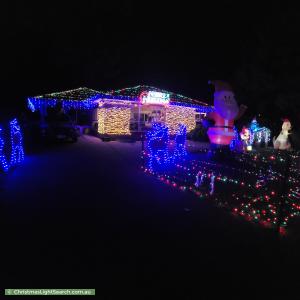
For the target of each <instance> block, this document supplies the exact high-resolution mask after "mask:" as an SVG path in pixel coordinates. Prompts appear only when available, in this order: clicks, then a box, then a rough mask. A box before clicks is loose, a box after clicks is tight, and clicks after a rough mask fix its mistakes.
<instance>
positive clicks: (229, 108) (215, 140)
mask: <svg viewBox="0 0 300 300" xmlns="http://www.w3.org/2000/svg"><path fill="white" fill-rule="evenodd" d="M208 83H209V84H213V85H214V87H215V92H214V107H215V111H214V112H212V113H210V114H209V115H208V118H209V119H212V120H214V121H215V125H214V126H212V127H210V128H209V129H208V132H207V134H208V137H209V140H210V142H211V144H214V145H217V146H228V145H229V144H230V142H231V141H232V139H233V138H234V129H233V127H234V120H237V119H238V118H240V117H241V116H242V115H243V114H244V112H245V110H246V109H247V107H246V106H244V105H241V106H240V108H239V107H238V105H237V102H236V100H235V97H234V93H233V90H232V88H231V86H230V85H229V84H228V83H226V82H223V81H220V80H215V81H209V82H208Z"/></svg>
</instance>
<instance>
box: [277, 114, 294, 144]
mask: <svg viewBox="0 0 300 300" xmlns="http://www.w3.org/2000/svg"><path fill="white" fill-rule="evenodd" d="M291 129H292V125H291V122H290V121H289V120H288V119H284V120H283V124H282V130H281V132H280V134H279V136H278V137H277V138H275V137H274V138H273V145H274V149H279V150H289V149H291V144H290V142H289V135H290V134H291V132H290V130H291Z"/></svg>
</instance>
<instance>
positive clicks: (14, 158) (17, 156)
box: [0, 119, 24, 172]
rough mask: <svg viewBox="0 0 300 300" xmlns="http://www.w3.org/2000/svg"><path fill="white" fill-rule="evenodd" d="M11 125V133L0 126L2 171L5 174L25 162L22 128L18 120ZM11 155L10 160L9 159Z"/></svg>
mask: <svg viewBox="0 0 300 300" xmlns="http://www.w3.org/2000/svg"><path fill="white" fill-rule="evenodd" d="M9 125H10V126H9V129H10V131H8V130H5V129H4V128H3V127H1V126H0V171H4V172H7V171H8V170H9V169H10V167H12V166H14V165H17V164H19V163H21V162H22V161H23V160H24V148H23V136H22V132H21V127H20V125H19V123H18V121H17V119H14V120H12V121H11V122H10V123H9ZM9 133H10V138H9ZM9 155H10V158H7V156H9Z"/></svg>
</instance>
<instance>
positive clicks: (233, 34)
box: [0, 0, 278, 107]
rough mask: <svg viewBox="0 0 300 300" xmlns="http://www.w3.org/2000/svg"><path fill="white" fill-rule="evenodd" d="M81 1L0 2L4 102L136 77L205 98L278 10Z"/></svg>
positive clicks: (126, 82)
mask: <svg viewBox="0 0 300 300" xmlns="http://www.w3.org/2000/svg"><path fill="white" fill-rule="evenodd" d="M66 2H67V1H66ZM80 2H81V3H80V4H79V3H77V2H76V1H72V2H71V1H70V2H69V1H68V5H67V4H65V1H59V2H55V1H48V2H47V1H39V2H35V3H33V2H30V1H7V2H6V4H2V8H1V18H0V19H1V30H2V34H1V36H2V38H1V39H2V42H3V43H1V44H2V50H3V52H4V55H3V56H2V75H4V79H3V80H2V90H3V97H2V101H3V102H5V106H11V107H13V106H16V103H21V102H22V103H23V102H24V101H25V98H26V97H27V96H31V95H37V94H41V93H47V92H52V91H60V90H66V89H70V88H77V87H80V86H87V87H91V88H95V89H99V90H108V89H112V88H122V87H128V86H133V85H137V84H148V85H154V86H156V87H160V88H165V89H167V90H171V91H174V92H179V93H183V94H185V95H187V96H192V97H197V98H204V99H205V98H207V97H208V96H209V87H208V85H207V80H208V79H230V77H231V76H232V72H233V70H234V69H235V68H236V66H237V65H238V64H239V61H240V59H241V57H242V56H243V49H244V47H245V43H247V42H248V43H249V41H251V39H252V38H253V34H254V33H255V32H256V31H257V30H259V27H260V26H261V24H262V23H264V22H265V19H266V17H268V15H270V14H272V13H273V12H274V11H276V9H278V6H274V5H273V6H272V7H262V6H261V5H260V7H259V9H258V7H255V6H254V5H253V4H252V3H253V2H249V4H247V3H246V2H245V1H239V2H237V1H223V4H218V3H217V2H215V1H206V2H210V3H211V4H208V3H206V2H203V4H201V3H202V2H201V3H200V4H199V3H198V4H197V5H196V4H191V3H190V2H188V1H180V2H179V3H174V2H175V1H173V2H169V3H168V4H162V2H163V1H160V2H159V1H157V2H155V1H136V2H135V1H128V0H127V1H116V0H110V1H87V0H86V1H80ZM193 2H194V1H193ZM195 2H196V1H195ZM197 2H198V1H197ZM47 3H48V4H47ZM141 3H143V4H141ZM204 3H205V4H204Z"/></svg>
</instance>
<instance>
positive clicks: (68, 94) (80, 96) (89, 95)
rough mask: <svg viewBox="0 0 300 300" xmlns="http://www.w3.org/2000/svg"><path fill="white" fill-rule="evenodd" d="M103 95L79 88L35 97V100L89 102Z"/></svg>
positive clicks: (85, 88)
mask: <svg viewBox="0 0 300 300" xmlns="http://www.w3.org/2000/svg"><path fill="white" fill-rule="evenodd" d="M101 94H103V92H100V91H96V90H92V89H89V88H87V87H81V88H78V89H73V90H68V91H64V92H56V93H50V94H45V95H40V96H36V97H34V98H36V99H56V100H77V101H83V100H90V99H93V98H96V97H97V96H99V95H101Z"/></svg>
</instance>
